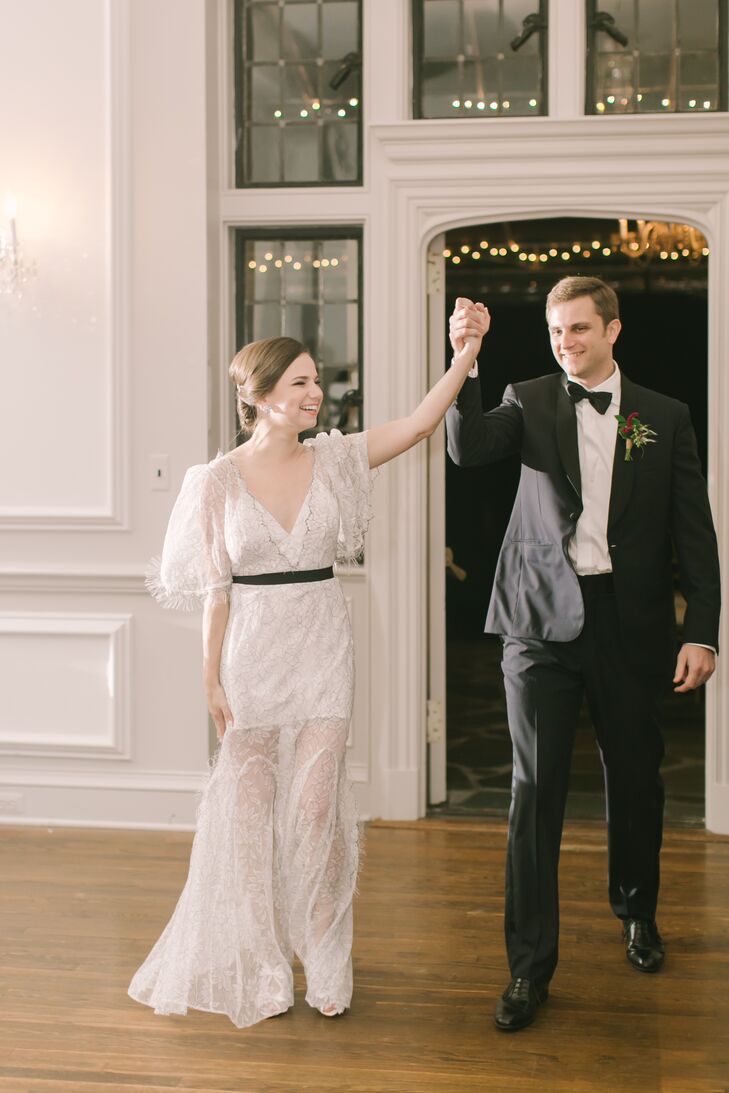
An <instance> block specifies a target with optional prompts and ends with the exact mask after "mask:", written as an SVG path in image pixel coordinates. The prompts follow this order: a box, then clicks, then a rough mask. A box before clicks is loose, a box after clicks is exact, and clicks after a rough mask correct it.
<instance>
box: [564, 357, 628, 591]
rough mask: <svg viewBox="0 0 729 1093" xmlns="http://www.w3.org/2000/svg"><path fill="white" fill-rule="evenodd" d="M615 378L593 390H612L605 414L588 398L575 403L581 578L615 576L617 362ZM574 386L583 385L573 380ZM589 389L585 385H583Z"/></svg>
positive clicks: (576, 557) (573, 549) (572, 548)
mask: <svg viewBox="0 0 729 1093" xmlns="http://www.w3.org/2000/svg"><path fill="white" fill-rule="evenodd" d="M613 365H614V368H613V373H612V375H611V376H610V377H609V378H608V379H606V380H605V381H604V382H603V383H599V384H598V385H597V387H590V388H589V390H590V391H609V392H610V394H611V395H612V397H613V400H612V402H611V403H610V405H609V406H608V408H607V410H606V411H605V413H604V414H600V413H598V412H597V410H596V409H595V407H594V406H592V405H591V403H590V402H588V400H587V399H586V398H583V399H581V400H580V402H576V403H575V413H576V415H577V449H578V452H579V456H580V478H581V479H582V505H583V508H582V514H581V516H580V518H579V520H578V521H577V526H576V527H575V533H574V535H573V536H572V539H571V540H570V543H569V553H570V559H571V560H572V565H573V566H574V567H575V571H576V572H577V573H579V574H580V576H581V577H582V576H587V575H588V574H595V573H611V572H612V568H613V564H612V562H611V560H610V552H609V550H608V542H607V522H608V510H609V508H610V490H611V487H612V479H613V460H614V459H615V438H616V436H617V431H618V423H617V421H616V420H615V418H616V416H617V415H618V414H619V413H620V369H619V368H618V366H617V364H615V362H613ZM571 382H572V383H580V381H579V380H577V379H573V380H571ZM580 386H581V387H585V384H584V383H580Z"/></svg>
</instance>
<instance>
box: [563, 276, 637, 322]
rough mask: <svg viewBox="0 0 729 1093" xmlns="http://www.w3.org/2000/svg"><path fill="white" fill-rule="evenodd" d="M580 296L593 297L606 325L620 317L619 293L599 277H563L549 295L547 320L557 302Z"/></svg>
mask: <svg viewBox="0 0 729 1093" xmlns="http://www.w3.org/2000/svg"><path fill="white" fill-rule="evenodd" d="M579 296H590V297H591V298H592V301H593V303H594V304H595V311H596V312H597V313H598V315H599V316H600V318H601V319H602V321H603V323H604V324H605V326H607V324H608V323H611V322H612V321H613V319H619V318H620V307H619V305H618V297H617V294H616V293H615V291H614V290H613V289H611V288H610V285H606V284H605V282H604V281H601V280H600V278H599V277H563V278H562V280H561V281H557V284H556V285H555V286H554V288H553V289H552V291H551V292H550V293H549V296H547V322H549V312H550V311H551V309H552V308H553V307H554V306H555V304H565V303H567V301H568V300H576V299H577V298H578V297H579Z"/></svg>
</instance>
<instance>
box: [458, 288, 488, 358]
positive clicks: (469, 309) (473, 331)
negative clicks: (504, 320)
mask: <svg viewBox="0 0 729 1093" xmlns="http://www.w3.org/2000/svg"><path fill="white" fill-rule="evenodd" d="M490 326H491V316H490V314H489V309H488V308H487V307H486V305H485V304H481V303H474V302H473V301H472V300H468V299H466V297H465V296H459V297H458V298H457V300H456V306H455V308H454V310H453V314H452V315H451V317H450V321H449V334H450V339H451V345H452V347H453V353H454V361H456V362H457V361H458V358H459V356H460V354H461V353H464V352H466V351H469V352H471V353H473V349H474V348H476V352H478V348H480V344H481V339H482V338H483V337H484V335H485V334H487V333H488V330H489V327H490ZM469 342H470V346H469V345H468V344H467V343H469ZM474 342H476V343H477V345H476V346H475V347H474Z"/></svg>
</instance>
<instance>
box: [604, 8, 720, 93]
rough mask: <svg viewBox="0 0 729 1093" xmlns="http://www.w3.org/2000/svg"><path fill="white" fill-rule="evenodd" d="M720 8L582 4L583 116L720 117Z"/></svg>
mask: <svg viewBox="0 0 729 1093" xmlns="http://www.w3.org/2000/svg"><path fill="white" fill-rule="evenodd" d="M726 15H727V2H726V0H588V3H587V36H588V37H587V47H588V48H587V103H586V112H587V113H588V114H640V113H646V114H648V113H651V114H654V113H662V114H666V113H676V112H681V113H684V112H686V113H704V112H706V111H710V110H726V108H727V107H726V82H727V73H726V42H727V20H726Z"/></svg>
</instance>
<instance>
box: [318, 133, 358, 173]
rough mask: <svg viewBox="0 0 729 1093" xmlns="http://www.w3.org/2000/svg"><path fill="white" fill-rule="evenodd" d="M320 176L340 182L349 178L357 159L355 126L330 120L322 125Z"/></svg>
mask: <svg viewBox="0 0 729 1093" xmlns="http://www.w3.org/2000/svg"><path fill="white" fill-rule="evenodd" d="M323 140H324V147H323V164H322V178H325V179H329V180H330V181H332V182H341V181H343V180H344V179H347V178H351V177H352V174H353V172H354V170H355V167H356V161H357V126H356V125H352V124H349V125H348V124H347V123H346V122H332V123H330V124H325V125H324V127H323Z"/></svg>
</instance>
